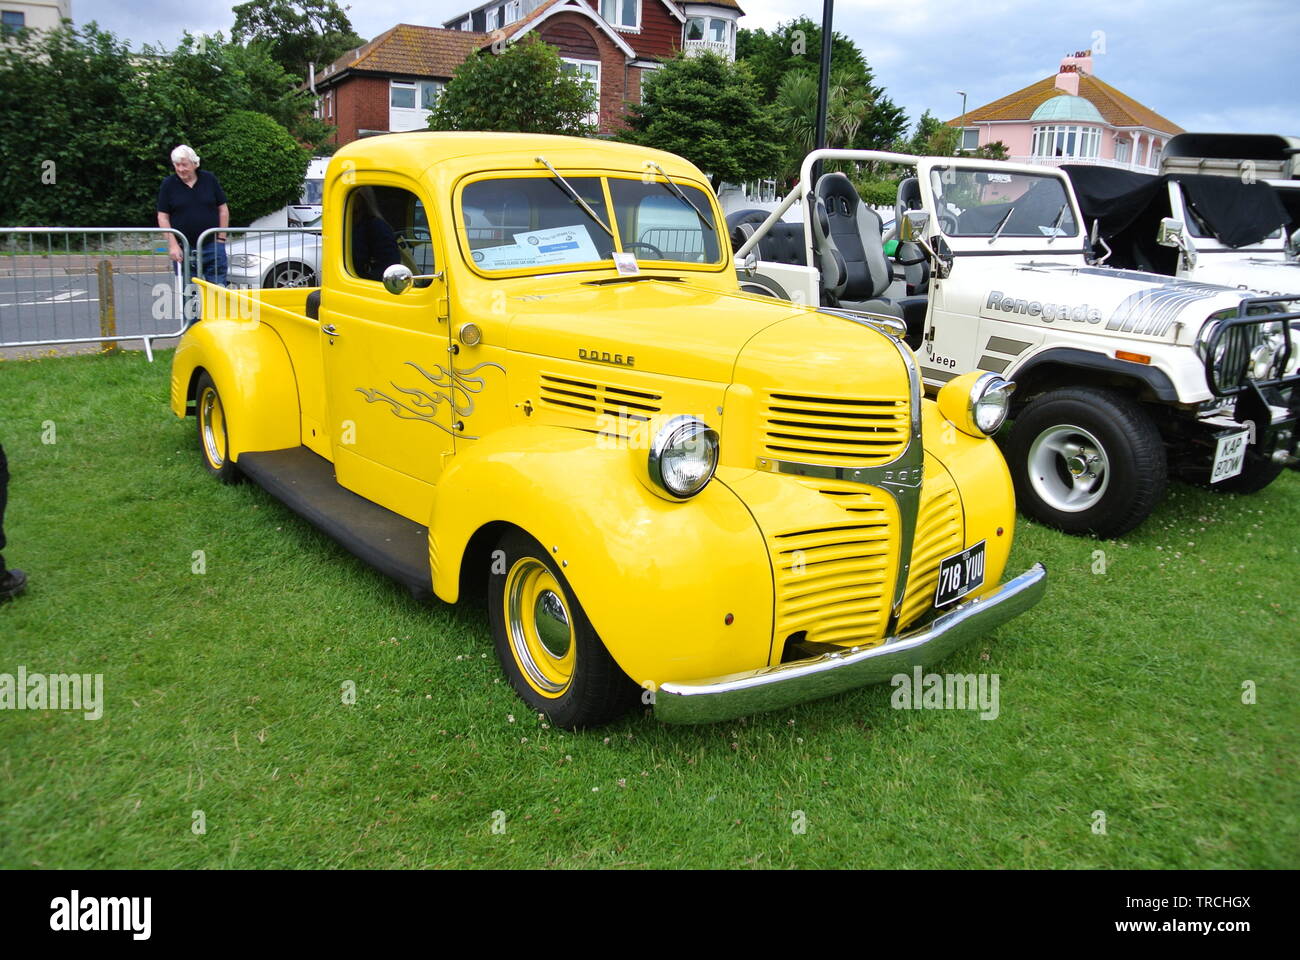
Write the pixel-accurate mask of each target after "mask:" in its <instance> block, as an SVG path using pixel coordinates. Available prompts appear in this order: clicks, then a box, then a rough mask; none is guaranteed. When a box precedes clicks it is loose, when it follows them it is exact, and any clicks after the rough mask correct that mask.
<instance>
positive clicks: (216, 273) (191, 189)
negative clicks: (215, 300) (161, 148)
mask: <svg viewBox="0 0 1300 960" xmlns="http://www.w3.org/2000/svg"><path fill="white" fill-rule="evenodd" d="M172 167H173V168H174V169H175V170H176V172H175V173H173V174H169V175H168V177H167V179H166V180H164V181H163V182H162V186H161V187H160V188H159V190H158V226H160V227H164V228H166V227H171V228H173V229H175V230H179V231H180V232H181V234H183V235H184V236H185V238H186V239H187V240H189V243H190V264H189V266H190V275H191V276H193V277H197V276H199V263H200V262H201V263H202V267H203V270H202V276H203V279H204V280H207V281H208V282H209V283H216V284H223V285H224V284H225V282H226V235H225V233H219V234H217V242H216V243H213V242H212V241H211V238H209V240H208V243H207V244H205V246H204V248H203V256H202V257H201V258H200V257H199V255H198V254H199V235H200V234H201V233H203V231H204V230H211V229H212V228H213V227H220V228H221V229H222V230H225V228H226V227H227V226H229V225H230V207H228V206H227V205H226V192H225V191H224V190H222V189H221V184H220V183H218V182H217V178H216V177H215V176H214V175H213V174H211V173H209V172H208V171H207V170H200V169H199V155H198V154H197V153H195V152H194V151H193V150H192V149H191V148H190V147H189V146H188V145H186V144H183V143H182V144H181V145H180V146H179V147H177V148H176V149H175V150H173V151H172ZM167 245H168V248H169V250H170V253H171V258H172V261H173V262H174V263H180V262H181V260H182V259H183V258H184V254H183V253H182V251H181V245H180V243H179V242H177V240H176V237H175V236H174V235H172V234H168V235H167Z"/></svg>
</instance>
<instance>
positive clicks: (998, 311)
mask: <svg viewBox="0 0 1300 960" xmlns="http://www.w3.org/2000/svg"><path fill="white" fill-rule="evenodd" d="M980 282H981V286H982V287H983V288H984V290H983V296H982V299H981V301H980V303H979V311H978V312H979V315H980V316H981V317H986V318H988V319H990V320H1001V321H1007V320H1010V321H1012V322H1016V323H1025V324H1030V325H1035V326H1044V327H1057V328H1059V329H1063V330H1074V331H1076V332H1080V333H1103V334H1104V335H1106V336H1109V337H1115V336H1119V337H1128V338H1131V339H1134V340H1143V341H1153V340H1154V341H1161V342H1164V343H1182V344H1192V343H1195V341H1196V334H1197V333H1198V332H1199V331H1200V329H1201V327H1202V326H1203V325H1204V324H1205V322H1206V320H1207V319H1208V318H1209V317H1210V315H1211V314H1214V313H1217V312H1219V311H1221V310H1236V309H1237V307H1238V305H1239V304H1240V303H1241V301H1242V300H1245V299H1248V298H1250V297H1252V296H1257V294H1253V293H1250V292H1249V291H1245V290H1237V289H1231V288H1228V287H1224V286H1217V285H1214V284H1208V283H1198V282H1194V281H1190V280H1178V279H1175V278H1173V277H1166V276H1162V275H1160V274H1157V273H1142V272H1140V271H1137V270H1120V269H1116V268H1113V267H1104V266H1099V267H1094V266H1072V265H1069V264H1060V263H1048V262H1043V261H1032V260H1030V261H1022V262H1019V263H1016V264H1014V265H1008V266H1005V267H1002V268H1001V269H999V268H998V267H996V266H995V267H992V268H991V269H989V270H987V271H986V272H984V273H983V274H982V275H981V278H980Z"/></svg>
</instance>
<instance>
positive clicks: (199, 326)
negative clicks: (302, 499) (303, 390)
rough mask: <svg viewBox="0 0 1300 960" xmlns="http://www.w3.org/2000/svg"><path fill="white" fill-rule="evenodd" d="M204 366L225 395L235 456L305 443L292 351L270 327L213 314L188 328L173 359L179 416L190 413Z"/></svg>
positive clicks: (173, 403) (173, 405)
mask: <svg viewBox="0 0 1300 960" xmlns="http://www.w3.org/2000/svg"><path fill="white" fill-rule="evenodd" d="M201 369H202V370H206V371H207V372H208V375H209V376H211V377H212V381H213V383H215V384H216V386H217V391H218V392H219V393H220V394H221V402H222V405H223V406H224V407H225V413H226V432H227V436H228V440H229V446H230V457H231V459H232V460H238V459H239V455H240V454H241V453H245V452H250V451H256V450H282V449H284V448H286V447H296V446H298V445H299V444H300V443H301V442H302V440H301V437H302V413H301V409H300V407H299V402H298V383H297V380H296V379H295V377H294V372H293V365H292V364H291V363H290V361H289V352H288V350H287V349H285V345H284V342H283V341H282V340H281V339H280V336H279V334H277V333H276V332H275V330H274V329H273V328H272V327H270V326H268V325H267V324H265V323H258V322H252V323H250V322H248V321H239V320H226V319H219V318H213V319H208V320H201V321H200V322H198V323H196V324H194V325H193V326H192V327H190V328H189V329H188V330H187V331H185V334H184V336H182V337H181V342H180V344H179V345H178V346H177V348H176V355H175V356H174V357H173V358H172V376H171V409H172V412H173V413H174V414H176V416H178V417H184V416H186V415H187V414H188V413H189V407H190V403H191V401H192V399H193V389H194V381H195V378H196V376H197V374H198V371H199V370H201Z"/></svg>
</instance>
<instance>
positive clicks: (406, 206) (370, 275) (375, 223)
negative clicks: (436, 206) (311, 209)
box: [344, 186, 435, 287]
mask: <svg viewBox="0 0 1300 960" xmlns="http://www.w3.org/2000/svg"><path fill="white" fill-rule="evenodd" d="M347 204H348V211H347V225H348V227H347V240H348V242H347V247H346V250H345V256H344V258H345V262H346V264H347V269H348V272H349V273H351V274H352V275H353V276H354V277H359V278H361V279H362V280H373V281H375V282H382V281H383V279H384V271H385V270H387V269H388V268H389V267H391V266H392V265H393V264H395V263H402V264H405V265H406V266H407V268H409V269H410V271H411V272H412V273H414V274H417V275H418V274H425V273H432V272H433V271H434V269H435V266H434V257H433V237H432V235H431V232H430V227H429V218H428V214H427V213H426V212H425V209H424V203H423V202H422V201H421V200H420V198H419V197H417V196H416V195H415V194H413V193H411V191H409V190H403V189H402V188H401V187H376V186H361V187H357V188H355V189H354V190H353V191H352V192H351V193H350V194H349V195H348V199H347ZM431 282H432V281H430V280H417V281H416V282H415V285H416V286H417V287H427V286H428V285H429V284H430V283H431Z"/></svg>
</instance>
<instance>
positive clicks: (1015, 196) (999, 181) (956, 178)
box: [930, 167, 1079, 239]
mask: <svg viewBox="0 0 1300 960" xmlns="http://www.w3.org/2000/svg"><path fill="white" fill-rule="evenodd" d="M930 185H931V187H932V188H933V190H934V198H935V205H936V207H937V214H938V218H939V227H940V229H941V230H943V232H944V233H945V234H946V235H947V236H950V237H993V236H997V237H1036V238H1038V239H1044V238H1047V237H1073V236H1075V235H1076V234H1077V233H1078V232H1079V228H1078V225H1077V223H1076V222H1075V219H1074V209H1073V207H1072V206H1071V205H1070V198H1069V196H1068V195H1067V194H1066V192H1065V188H1064V187H1063V186H1062V185H1061V181H1060V180H1058V179H1056V178H1055V177H1044V176H1038V175H1035V174H1031V173H998V172H992V171H989V170H963V169H957V168H953V167H935V168H933V169H932V170H931V171H930Z"/></svg>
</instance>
